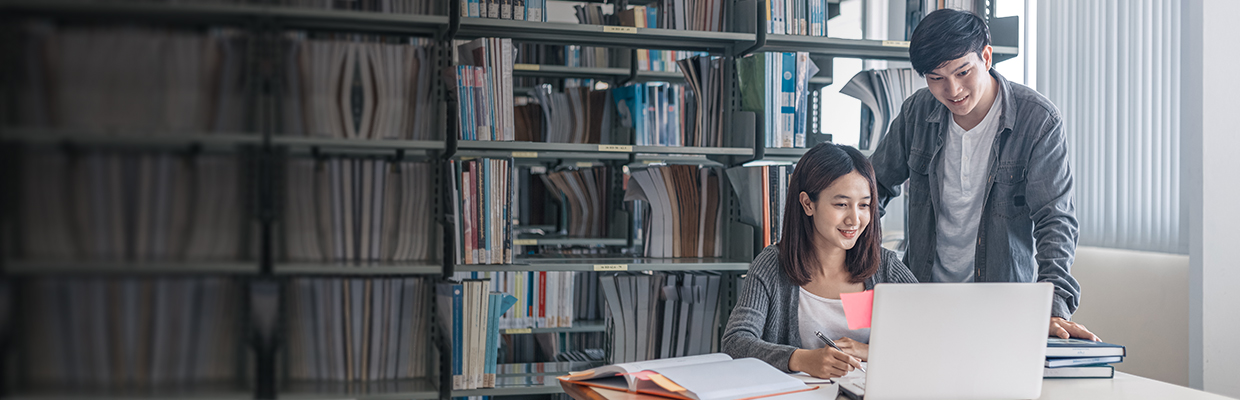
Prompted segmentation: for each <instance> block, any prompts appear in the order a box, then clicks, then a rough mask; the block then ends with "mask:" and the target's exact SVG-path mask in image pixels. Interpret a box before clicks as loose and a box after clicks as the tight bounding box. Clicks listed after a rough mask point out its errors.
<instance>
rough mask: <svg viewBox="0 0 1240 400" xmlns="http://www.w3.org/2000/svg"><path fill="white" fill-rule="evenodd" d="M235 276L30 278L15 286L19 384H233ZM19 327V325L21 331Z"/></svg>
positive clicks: (237, 344) (237, 343)
mask: <svg viewBox="0 0 1240 400" xmlns="http://www.w3.org/2000/svg"><path fill="white" fill-rule="evenodd" d="M241 285H242V283H241V282H240V281H237V280H234V279H230V278H221V277H210V278H207V277H202V278H180V277H177V278H173V277H161V278H135V277H126V278H97V277H91V278H63V277H57V278H36V279H31V280H30V281H29V282H25V283H23V286H22V290H20V291H19V292H18V293H19V294H18V297H17V300H19V301H20V303H19V304H22V307H24V308H25V312H26V313H28V314H27V315H28V316H27V317H26V318H24V319H23V321H24V323H22V324H18V325H15V326H14V327H13V329H14V330H15V334H19V335H20V336H18V337H24V338H25V339H24V340H23V341H22V344H21V346H20V347H19V349H20V350H21V352H22V353H23V354H27V356H26V357H19V358H16V359H15V360H14V361H16V362H17V363H18V364H15V365H14V366H15V367H17V368H20V369H21V370H22V371H23V372H24V373H23V374H22V378H21V379H22V382H26V383H30V384H39V385H53V386H64V387H89V388H95V389H103V388H116V389H124V388H135V387H159V386H171V385H193V384H202V383H209V382H229V381H233V382H237V381H240V380H241V379H243V377H242V375H241V374H240V373H238V371H239V369H238V366H239V365H242V364H243V363H245V361H244V358H243V356H242V355H243V354H245V353H244V344H243V343H244V340H245V339H244V336H243V334H244V332H245V330H244V328H243V326H242V319H240V318H237V315H238V313H240V312H241V310H242V308H241V307H242V306H243V304H242V302H241V300H240V299H242V298H244V296H243V292H242V286H241ZM19 331H20V332H19Z"/></svg>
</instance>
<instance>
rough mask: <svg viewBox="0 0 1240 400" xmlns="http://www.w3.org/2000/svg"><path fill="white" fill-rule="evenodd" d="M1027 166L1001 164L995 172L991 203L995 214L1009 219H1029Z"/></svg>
mask: <svg viewBox="0 0 1240 400" xmlns="http://www.w3.org/2000/svg"><path fill="white" fill-rule="evenodd" d="M1025 172H1026V171H1025V166H1024V165H1023V164H1000V165H999V168H998V169H997V171H995V177H994V182H995V184H994V188H993V189H991V193H990V195H991V197H990V199H991V201H992V202H994V208H993V209H994V211H995V214H996V215H998V216H1000V217H1003V218H1007V219H1013V218H1028V217H1029V201H1028V199H1027V198H1026V197H1025V187H1026V181H1025Z"/></svg>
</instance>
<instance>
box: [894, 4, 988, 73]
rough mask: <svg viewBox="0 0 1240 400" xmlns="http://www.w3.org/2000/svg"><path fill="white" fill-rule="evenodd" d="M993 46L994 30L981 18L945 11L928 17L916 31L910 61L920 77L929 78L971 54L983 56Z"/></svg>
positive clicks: (955, 11) (910, 44) (968, 13)
mask: <svg viewBox="0 0 1240 400" xmlns="http://www.w3.org/2000/svg"><path fill="white" fill-rule="evenodd" d="M989 45H990V28H987V27H986V21H983V20H982V17H979V16H977V14H974V13H971V12H966V11H958V10H952V9H942V10H938V11H935V12H932V13H930V15H927V16H926V18H923V19H922V20H921V23H919V24H917V29H914V30H913V38H912V40H911V43H909V48H908V55H909V61H912V62H913V69H914V70H916V71H917V73H918V74H921V75H925V74H926V73H928V72H930V71H934V70H935V69H937V68H938V67H939V66H940V65H943V63H945V62H948V61H951V60H955V59H957V58H960V57H964V56H965V55H966V54H969V53H970V52H973V53H977V56H978V57H981V56H982V50H984V49H986V46H989Z"/></svg>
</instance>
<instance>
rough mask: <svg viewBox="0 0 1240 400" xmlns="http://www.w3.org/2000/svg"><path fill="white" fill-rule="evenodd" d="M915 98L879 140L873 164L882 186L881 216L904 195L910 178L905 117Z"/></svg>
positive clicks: (908, 102)
mask: <svg viewBox="0 0 1240 400" xmlns="http://www.w3.org/2000/svg"><path fill="white" fill-rule="evenodd" d="M912 100H913V98H912V97H909V98H908V100H905V101H904V106H903V107H901V110H900V115H897V116H896V119H895V120H893V121H891V127H890V128H888V130H887V134H886V135H883V138H882V139H881V140H879V142H878V147H875V148H874V154H872V155H870V163H871V164H874V177H875V180H876V182H874V183H875V185H877V186H878V202H877V203H878V215H879V216H880V217H881V216H883V215H887V203H888V202H890V201H891V199H893V198H895V197H899V196H900V185H903V184H904V181H906V180H908V145H909V143H908V137H907V136H908V133H909V132H908V131H909V129H907V128H906V127H905V126H904V125H905V119H906V118H905V116H906V115H908V110H909V109H910V108H911V107H910V105H911V104H912Z"/></svg>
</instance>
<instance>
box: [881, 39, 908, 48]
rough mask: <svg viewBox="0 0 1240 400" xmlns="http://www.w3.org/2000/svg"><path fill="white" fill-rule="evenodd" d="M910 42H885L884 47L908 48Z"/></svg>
mask: <svg viewBox="0 0 1240 400" xmlns="http://www.w3.org/2000/svg"><path fill="white" fill-rule="evenodd" d="M908 44H909V42H906V41H903V40H884V41H883V46H890V47H904V48H908Z"/></svg>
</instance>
